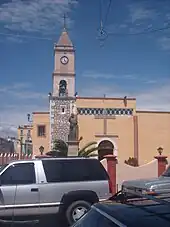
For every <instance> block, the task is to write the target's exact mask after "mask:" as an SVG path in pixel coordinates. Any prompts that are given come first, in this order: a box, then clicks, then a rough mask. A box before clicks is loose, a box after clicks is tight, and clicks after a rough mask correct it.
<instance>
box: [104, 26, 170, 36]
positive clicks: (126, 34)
mask: <svg viewBox="0 0 170 227" xmlns="http://www.w3.org/2000/svg"><path fill="white" fill-rule="evenodd" d="M168 29H170V25H168V26H166V27H162V28H155V29H150V30H147V31H145V30H144V31H141V32H136V33H112V32H111V33H108V35H109V36H110V35H113V36H135V35H145V34H150V33H155V32H161V31H165V30H168Z"/></svg>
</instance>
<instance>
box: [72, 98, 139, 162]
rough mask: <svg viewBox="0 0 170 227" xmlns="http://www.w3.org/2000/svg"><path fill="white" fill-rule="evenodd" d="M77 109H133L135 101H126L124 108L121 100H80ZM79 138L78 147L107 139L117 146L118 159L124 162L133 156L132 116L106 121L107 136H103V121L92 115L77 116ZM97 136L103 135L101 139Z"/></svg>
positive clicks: (78, 99)
mask: <svg viewBox="0 0 170 227" xmlns="http://www.w3.org/2000/svg"><path fill="white" fill-rule="evenodd" d="M76 105H77V108H122V109H126V108H129V109H131V108H132V109H134V111H135V107H136V100H135V99H129V100H127V106H126V107H125V105H124V101H123V99H121V98H120V99H114V98H105V99H104V100H103V99H102V98H81V97H78V98H77V100H76ZM78 121H79V131H80V136H82V137H83V140H82V141H81V143H80V147H82V146H84V145H85V144H87V143H88V142H91V141H100V140H101V139H104V138H107V137H108V138H109V139H111V140H112V141H113V143H114V144H115V145H116V146H117V149H118V150H117V153H116V155H118V157H119V158H120V159H121V160H123V161H124V160H126V159H128V158H129V157H133V156H134V123H133V116H126V115H125V116H123V115H120V116H116V117H115V119H108V120H107V135H103V134H104V122H103V119H95V117H94V115H80V114H79V115H78ZM99 135H103V136H102V137H101V136H99Z"/></svg>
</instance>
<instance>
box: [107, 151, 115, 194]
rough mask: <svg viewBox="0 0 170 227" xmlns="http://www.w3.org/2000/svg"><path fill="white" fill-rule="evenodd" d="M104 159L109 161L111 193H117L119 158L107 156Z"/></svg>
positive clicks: (108, 170)
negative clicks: (117, 165)
mask: <svg viewBox="0 0 170 227" xmlns="http://www.w3.org/2000/svg"><path fill="white" fill-rule="evenodd" d="M104 158H106V160H107V172H108V174H109V177H110V189H111V193H112V194H115V193H116V191H117V190H116V188H117V187H116V164H117V158H116V156H114V155H106V156H105V157H104Z"/></svg>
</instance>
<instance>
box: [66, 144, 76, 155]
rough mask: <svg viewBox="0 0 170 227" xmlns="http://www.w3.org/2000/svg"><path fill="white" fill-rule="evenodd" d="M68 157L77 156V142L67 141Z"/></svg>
mask: <svg viewBox="0 0 170 227" xmlns="http://www.w3.org/2000/svg"><path fill="white" fill-rule="evenodd" d="M67 144H68V156H78V150H79V141H68V142H67Z"/></svg>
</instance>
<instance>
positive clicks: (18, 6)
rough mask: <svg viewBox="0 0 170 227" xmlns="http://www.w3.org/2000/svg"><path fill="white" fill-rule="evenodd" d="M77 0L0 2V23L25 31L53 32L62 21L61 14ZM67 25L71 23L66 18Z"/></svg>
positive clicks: (69, 9) (9, 27) (11, 28)
mask: <svg viewBox="0 0 170 227" xmlns="http://www.w3.org/2000/svg"><path fill="white" fill-rule="evenodd" d="M76 3H77V1H73V0H31V1H21V0H12V1H10V2H7V3H4V4H1V6H0V23H1V24H3V25H4V28H7V29H10V30H17V31H26V32H42V33H46V34H49V33H51V32H54V31H55V30H56V28H57V26H58V25H60V24H61V23H63V15H64V13H66V12H70V11H71V9H72V7H73V6H75V5H76ZM67 23H68V26H70V25H71V24H72V20H71V19H70V18H68V19H67Z"/></svg>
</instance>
